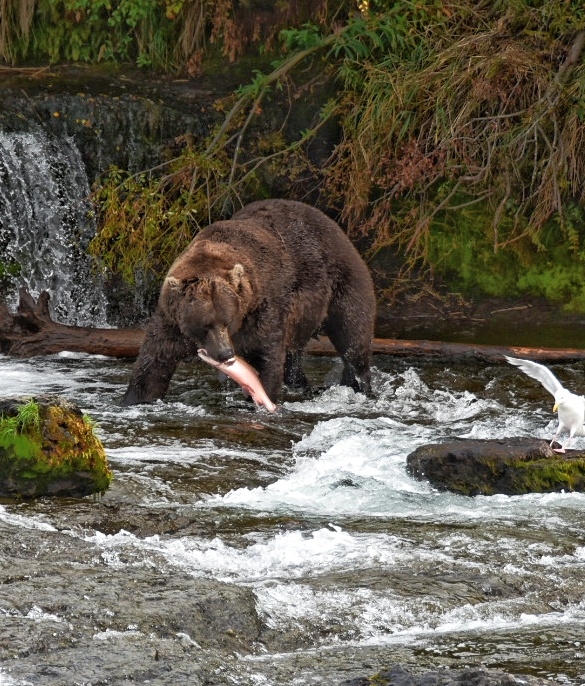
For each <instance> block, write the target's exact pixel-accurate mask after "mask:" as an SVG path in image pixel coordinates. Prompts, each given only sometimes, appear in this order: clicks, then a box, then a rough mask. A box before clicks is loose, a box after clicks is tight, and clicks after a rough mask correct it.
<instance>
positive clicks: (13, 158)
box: [0, 126, 106, 326]
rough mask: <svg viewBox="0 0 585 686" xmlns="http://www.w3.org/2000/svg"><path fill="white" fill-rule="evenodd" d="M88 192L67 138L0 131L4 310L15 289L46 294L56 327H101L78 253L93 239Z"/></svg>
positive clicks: (92, 285)
mask: <svg viewBox="0 0 585 686" xmlns="http://www.w3.org/2000/svg"><path fill="white" fill-rule="evenodd" d="M89 193H90V188H89V182H88V179H87V174H86V171H85V166H84V163H83V160H82V157H81V154H80V152H79V150H78V148H77V147H76V145H75V143H74V141H73V139H72V138H71V137H69V136H65V137H59V138H56V137H54V136H52V135H51V134H49V133H47V132H46V131H44V130H43V129H41V128H40V127H34V126H29V127H28V130H27V131H26V132H3V131H2V130H0V294H1V292H2V291H4V293H5V296H6V300H7V303H8V306H9V307H14V306H15V304H16V302H17V299H18V289H19V288H20V287H24V288H26V289H27V290H28V291H29V292H30V293H31V295H33V296H34V297H37V296H38V295H39V294H40V292H41V291H43V290H46V291H48V292H49V294H50V296H51V300H50V308H51V315H52V316H53V318H54V319H55V320H56V321H60V322H62V323H65V324H75V325H81V326H82V325H90V324H91V325H94V326H103V325H105V323H106V298H105V296H104V293H103V287H102V283H101V279H100V277H99V275H98V274H96V273H95V270H94V269H93V268H92V261H91V260H90V258H89V257H88V256H87V253H86V249H87V246H88V244H89V241H90V240H91V238H92V237H93V236H94V234H95V221H94V219H93V217H92V214H91V206H90V203H89V200H88V197H89Z"/></svg>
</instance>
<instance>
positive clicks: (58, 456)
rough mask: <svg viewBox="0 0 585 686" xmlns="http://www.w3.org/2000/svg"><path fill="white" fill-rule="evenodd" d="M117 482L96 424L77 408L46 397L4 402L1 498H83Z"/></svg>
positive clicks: (0, 422) (0, 405)
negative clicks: (99, 437)
mask: <svg viewBox="0 0 585 686" xmlns="http://www.w3.org/2000/svg"><path fill="white" fill-rule="evenodd" d="M111 479H112V473H111V471H110V469H109V468H108V464H107V458H106V454H105V451H104V448H103V445H102V443H101V441H100V440H99V439H98V438H97V436H96V435H95V433H94V430H93V424H92V422H91V419H89V417H87V416H86V415H84V414H83V413H82V412H81V410H80V409H79V408H78V407H76V406H75V405H73V404H72V403H70V402H68V401H66V400H64V399H62V398H58V397H52V396H40V397H35V398H31V397H25V398H4V399H0V496H4V497H19V498H32V497H37V496H47V495H61V496H73V497H81V496H86V495H90V494H93V493H103V492H104V491H105V490H106V489H107V488H108V486H109V485H110V481H111Z"/></svg>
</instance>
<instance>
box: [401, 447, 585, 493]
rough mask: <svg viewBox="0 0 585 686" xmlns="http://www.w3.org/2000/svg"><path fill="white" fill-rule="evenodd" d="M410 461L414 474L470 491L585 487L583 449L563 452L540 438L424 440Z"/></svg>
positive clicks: (437, 484) (441, 486) (550, 490)
mask: <svg viewBox="0 0 585 686" xmlns="http://www.w3.org/2000/svg"><path fill="white" fill-rule="evenodd" d="M406 466H407V470H408V472H409V473H410V474H411V475H412V476H414V477H415V478H417V479H420V480H428V481H429V482H430V483H431V484H432V485H433V486H434V487H435V488H437V489H439V490H441V491H453V492H455V493H460V494H462V495H469V496H474V495H494V494H496V493H502V494H504V495H522V494H525V493H555V492H557V493H558V492H561V491H584V490H585V452H584V451H576V450H570V451H568V452H567V453H564V454H559V453H556V452H554V450H552V448H551V447H550V446H549V444H548V442H547V441H543V440H539V439H536V438H524V437H516V438H502V439H499V440H479V439H452V440H449V441H446V442H444V443H434V444H430V445H423V446H421V447H419V448H417V449H416V450H415V451H414V452H412V453H410V454H409V455H408V457H407V458H406Z"/></svg>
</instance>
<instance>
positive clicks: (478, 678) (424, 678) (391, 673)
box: [339, 665, 553, 686]
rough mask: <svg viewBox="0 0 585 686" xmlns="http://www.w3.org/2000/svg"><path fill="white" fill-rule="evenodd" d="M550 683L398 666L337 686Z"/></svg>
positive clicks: (529, 685)
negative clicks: (419, 670) (409, 668)
mask: <svg viewBox="0 0 585 686" xmlns="http://www.w3.org/2000/svg"><path fill="white" fill-rule="evenodd" d="M552 683H553V682H550V681H545V680H543V679H539V678H538V677H532V676H525V675H522V677H514V676H512V675H511V674H506V673H504V672H502V671H500V670H498V669H461V670H452V669H442V670H439V671H436V672H425V673H423V674H414V673H412V672H410V671H408V670H406V669H404V668H403V667H401V666H400V665H396V666H395V667H392V668H391V669H388V670H385V671H382V672H379V673H378V674H376V675H375V676H373V677H363V678H359V679H351V680H350V681H343V682H342V683H341V684H339V686H374V684H375V686H519V684H522V686H546V685H547V684H552Z"/></svg>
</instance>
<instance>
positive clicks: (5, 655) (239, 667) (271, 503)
mask: <svg viewBox="0 0 585 686" xmlns="http://www.w3.org/2000/svg"><path fill="white" fill-rule="evenodd" d="M306 367H307V371H308V375H309V377H310V380H311V383H312V385H313V388H314V390H313V391H312V392H311V393H310V394H308V395H304V396H303V395H290V394H289V395H287V396H286V399H285V401H284V403H283V405H282V407H281V409H280V410H279V412H278V413H277V414H276V415H274V416H273V415H270V414H268V413H267V412H265V411H257V410H255V409H254V407H253V406H251V405H250V404H249V403H248V402H247V401H246V400H245V399H244V398H243V396H242V394H241V392H240V390H239V389H237V388H236V387H232V386H226V385H222V384H220V383H219V381H218V380H217V378H216V376H215V373H214V371H213V370H211V369H210V368H207V367H205V366H204V365H203V364H202V363H200V362H193V363H192V364H184V365H182V366H181V367H180V369H179V370H178V372H177V374H176V375H175V377H174V379H173V382H172V384H171V388H170V392H169V395H168V396H167V398H166V400H165V401H164V402H158V403H156V404H154V405H151V406H136V407H130V408H122V407H120V405H119V402H120V399H121V397H122V395H123V392H124V390H125V385H126V383H127V380H128V376H129V372H130V363H128V362H123V361H119V360H111V359H104V358H99V357H90V356H83V355H71V354H62V355H58V356H51V357H46V358H37V359H31V360H15V359H11V358H8V357H2V356H0V388H1V394H2V395H3V396H5V395H27V394H31V395H34V394H41V393H43V394H44V393H51V394H58V395H60V396H63V397H66V398H68V399H70V400H71V401H73V402H75V403H76V404H77V405H79V406H80V407H81V408H82V409H83V410H84V411H85V412H87V413H89V414H90V416H91V417H92V418H93V419H94V420H95V421H96V422H97V424H98V428H97V431H98V434H99V436H100V438H101V439H102V441H103V443H104V445H105V447H106V452H107V455H108V459H109V462H110V466H111V468H112V470H113V472H114V480H113V483H112V486H111V488H110V489H109V490H108V491H107V492H106V494H105V495H104V496H103V497H102V498H101V499H99V500H95V499H92V498H86V499H82V500H77V501H76V500H71V499H53V500H51V499H41V500H38V501H35V502H9V501H3V502H2V503H1V504H0V536H1V538H0V540H1V541H2V542H3V543H2V550H1V554H0V561H1V563H2V564H1V570H2V571H1V574H2V578H1V582H2V583H1V584H0V624H3V625H4V626H3V628H2V629H0V647H1V652H0V656H1V658H2V662H0V684H2V685H3V686H4V685H9V686H26V685H28V684H34V685H35V686H44V685H45V684H46V685H49V684H60V685H69V684H71V685H73V684H87V685H88V684H92V686H96V685H97V684H102V683H103V684H130V683H137V682H138V683H151V684H168V685H169V686H170V685H171V684H173V686H175V685H177V684H183V683H185V684H191V685H193V684H222V685H225V686H228V685H229V686H232V685H233V686H238V685H241V686H292V685H299V686H304V685H310V684H331V685H336V684H339V683H340V682H341V681H343V680H344V679H351V678H355V677H357V676H365V675H370V674H374V673H376V672H377V671H378V670H380V669H382V668H384V667H388V666H389V665H392V664H396V663H400V664H402V665H406V666H410V667H412V668H413V669H416V670H419V671H421V670H422V671H424V670H425V669H436V668H439V667H450V668H457V669H460V668H464V667H466V666H477V665H482V666H485V667H489V668H501V669H503V670H505V671H507V672H509V673H511V674H515V675H519V674H529V675H533V676H539V677H542V678H548V679H551V680H554V681H555V682H556V683H558V684H567V685H574V686H577V685H579V684H583V683H585V667H584V666H583V658H584V656H585V600H584V590H585V589H584V583H585V574H584V571H585V495H582V494H579V493H556V494H547V495H526V496H518V497H508V496H492V497H474V498H467V497H463V496H458V495H453V494H448V493H440V492H437V491H435V490H433V489H432V488H431V487H430V486H429V485H428V484H427V483H425V482H419V481H415V480H414V479H412V478H411V477H410V476H409V475H408V474H407V472H406V469H405V465H406V457H407V455H408V453H409V452H411V451H412V450H413V449H414V448H416V447H417V446H419V445H422V444H425V443H430V442H435V441H438V440H441V439H443V438H446V437H450V436H463V437H473V438H494V437H505V436H520V435H533V436H540V437H550V436H551V435H552V433H553V432H554V428H555V426H556V422H555V417H554V415H553V414H552V412H551V410H552V398H551V397H550V396H549V395H548V394H547V393H546V391H545V390H544V389H542V388H541V387H540V386H539V385H538V384H537V383H536V382H533V381H532V380H530V379H527V378H526V377H524V376H523V375H522V374H521V373H520V372H519V370H517V369H515V368H512V367H510V366H509V365H506V364H501V365H497V364H487V363H480V362H469V361H465V362H463V361H460V360H459V361H457V360H452V361H449V360H448V361H445V360H443V361H437V360H435V361H428V360H420V359H416V360H406V359H400V360H397V359H394V358H391V357H386V356H377V357H376V358H375V369H374V389H375V397H374V398H372V399H367V398H365V397H363V396H361V395H359V394H358V395H356V394H355V393H354V392H353V391H351V390H349V389H346V388H343V387H340V386H337V385H336V384H335V381H336V379H337V377H338V375H339V373H340V368H339V364H338V363H337V362H336V361H335V360H334V359H326V358H317V357H311V358H308V359H307V360H306ZM553 369H554V371H555V373H556V374H557V375H558V376H559V378H560V379H561V380H562V381H563V382H564V383H565V385H566V386H568V387H569V388H571V389H573V390H577V389H579V388H583V386H584V378H583V377H584V373H583V367H582V365H580V364H572V365H555V366H554V367H553ZM577 445H578V446H582V445H583V439H579V443H577ZM195 581H197V582H198V583H199V582H201V583H203V582H206V583H211V582H221V583H222V584H225V588H226V589H229V588H234V589H240V590H242V592H244V591H245V592H246V593H250V592H251V596H250V598H251V600H250V602H251V603H252V605H251V607H253V608H255V611H256V613H257V620H258V622H259V626H260V625H261V626H260V628H259V629H258V635H257V636H255V637H253V639H251V640H250V641H249V642H248V643H246V644H244V642H242V643H241V644H240V648H238V645H237V644H235V643H234V644H233V645H232V644H230V645H227V644H226V645H227V647H226V646H225V645H224V646H223V647H222V646H220V645H218V644H215V643H212V642H210V644H209V645H207V644H202V641H205V637H204V636H203V637H196V636H194V635H193V634H192V633H190V626H191V625H190V624H189V622H190V621H192V615H193V613H194V612H196V611H197V612H198V611H199V610H197V609H196V608H195V609H194V605H193V603H194V599H193V597H192V593H191V591H190V584H192V583H194V582H195ZM132 584H134V585H132ZM145 585H146V586H148V587H149V588H151V589H152V590H153V592H154V589H156V588H159V587H160V588H161V589H163V588H164V589H166V590H165V591H164V593H163V591H162V590H161V594H162V595H160V597H159V596H157V598H153V599H152V603H153V605H151V606H147V604H145V603H143V602H142V599H144V597H145V596H144V593H145V590H144V586H145ZM197 588H198V589H199V591H198V592H199V593H200V592H201V591H200V588H201V587H197ZM222 588H223V587H222ZM133 589H135V590H133ZM171 590H172V594H171V593H170V591H171ZM226 602H228V601H226ZM157 603H158V604H157ZM154 607H156V610H154V609H153V608H154ZM198 607H199V609H200V606H198ZM149 613H150V614H149ZM241 621H242V622H243V623H245V622H246V621H247V619H246V618H245V617H243V616H242V617H241ZM246 627H248V628H246ZM248 630H249V626H248V625H245V626H244V624H242V628H240V629H234V630H232V629H228V630H227V631H226V635H227V637H228V638H226V640H228V639H229V640H232V639H233V640H234V641H236V640H238V639H237V636H236V634H237V633H238V632H239V633H240V634H241V635H242V636H243V635H244V633H245V632H246V631H248ZM250 631H251V629H250ZM229 637H231V638H229ZM145 661H148V664H149V665H150V666H149V669H148V670H146V671H142V672H141V671H140V669H139V667H138V666H137V665H141V669H143V670H144V669H146V668H145V667H144V664H145ZM149 670H150V671H149ZM165 670H166V671H165ZM165 674H166V676H165Z"/></svg>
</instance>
